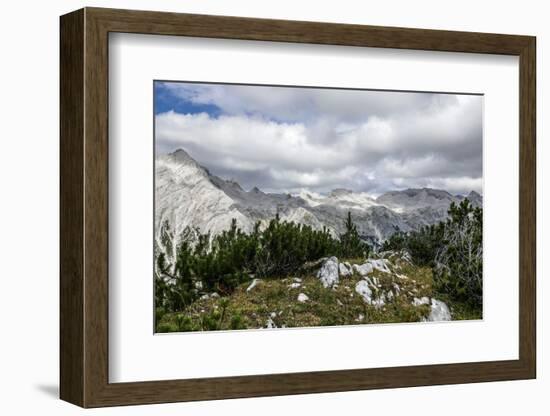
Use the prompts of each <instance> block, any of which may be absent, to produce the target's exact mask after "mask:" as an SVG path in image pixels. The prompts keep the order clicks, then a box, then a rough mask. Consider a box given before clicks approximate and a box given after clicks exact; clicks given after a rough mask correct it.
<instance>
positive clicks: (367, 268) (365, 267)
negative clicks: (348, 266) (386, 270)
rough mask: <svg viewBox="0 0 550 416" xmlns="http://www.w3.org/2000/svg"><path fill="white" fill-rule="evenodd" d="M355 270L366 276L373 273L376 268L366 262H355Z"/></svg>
mask: <svg viewBox="0 0 550 416" xmlns="http://www.w3.org/2000/svg"><path fill="white" fill-rule="evenodd" d="M353 270H355V271H356V272H357V273H359V274H360V275H361V276H366V275H367V274H370V273H372V272H373V270H374V269H373V267H372V264H370V263H365V264H354V265H353Z"/></svg>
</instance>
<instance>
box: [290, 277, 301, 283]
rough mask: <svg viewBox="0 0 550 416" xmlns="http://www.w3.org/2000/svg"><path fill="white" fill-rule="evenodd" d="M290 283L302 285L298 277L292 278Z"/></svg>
mask: <svg viewBox="0 0 550 416" xmlns="http://www.w3.org/2000/svg"><path fill="white" fill-rule="evenodd" d="M292 281H293V282H294V283H302V279H300V278H299V277H293V278H292Z"/></svg>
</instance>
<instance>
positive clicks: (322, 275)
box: [317, 257, 338, 288]
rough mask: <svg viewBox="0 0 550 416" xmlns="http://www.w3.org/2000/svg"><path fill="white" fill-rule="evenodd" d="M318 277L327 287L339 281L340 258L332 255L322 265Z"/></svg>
mask: <svg viewBox="0 0 550 416" xmlns="http://www.w3.org/2000/svg"><path fill="white" fill-rule="evenodd" d="M317 277H318V278H319V280H320V281H321V283H322V284H323V286H324V287H325V288H329V287H333V286H334V285H335V284H337V283H338V259H337V258H336V257H330V258H328V259H327V260H325V262H324V263H323V265H322V266H321V269H320V270H319V272H318V273H317Z"/></svg>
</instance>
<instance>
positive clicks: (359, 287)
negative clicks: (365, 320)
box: [355, 280, 372, 305]
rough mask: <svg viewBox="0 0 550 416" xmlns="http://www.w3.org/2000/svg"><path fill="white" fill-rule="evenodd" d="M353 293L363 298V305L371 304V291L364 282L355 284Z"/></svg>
mask: <svg viewBox="0 0 550 416" xmlns="http://www.w3.org/2000/svg"><path fill="white" fill-rule="evenodd" d="M355 291H356V292H357V294H358V295H360V296H361V297H362V298H363V301H364V302H365V303H368V304H369V305H370V304H371V303H372V290H371V289H370V287H369V284H368V283H367V282H366V281H365V280H361V281H359V282H357V284H356V285H355Z"/></svg>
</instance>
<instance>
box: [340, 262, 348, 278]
mask: <svg viewBox="0 0 550 416" xmlns="http://www.w3.org/2000/svg"><path fill="white" fill-rule="evenodd" d="M338 267H339V269H340V276H342V277H346V276H349V275H351V270H350V269H349V268H348V266H346V265H345V264H344V263H340V265H339V266H338Z"/></svg>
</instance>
